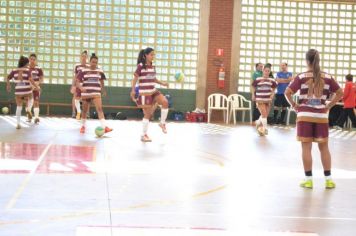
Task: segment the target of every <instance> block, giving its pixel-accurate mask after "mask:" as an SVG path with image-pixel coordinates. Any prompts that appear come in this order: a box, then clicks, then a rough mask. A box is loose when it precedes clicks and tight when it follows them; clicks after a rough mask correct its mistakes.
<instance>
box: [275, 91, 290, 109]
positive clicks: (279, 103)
mask: <svg viewBox="0 0 356 236" xmlns="http://www.w3.org/2000/svg"><path fill="white" fill-rule="evenodd" d="M274 106H275V107H290V104H289V102H288V101H287V99H286V97H285V96H284V94H276V99H275V100H274Z"/></svg>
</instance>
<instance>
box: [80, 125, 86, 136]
mask: <svg viewBox="0 0 356 236" xmlns="http://www.w3.org/2000/svg"><path fill="white" fill-rule="evenodd" d="M80 133H81V134H84V133H85V126H82V127H81V128H80Z"/></svg>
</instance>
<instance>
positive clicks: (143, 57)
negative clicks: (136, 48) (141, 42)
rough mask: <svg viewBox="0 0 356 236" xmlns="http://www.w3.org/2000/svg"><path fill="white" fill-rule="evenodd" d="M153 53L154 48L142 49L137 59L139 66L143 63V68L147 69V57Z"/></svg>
mask: <svg viewBox="0 0 356 236" xmlns="http://www.w3.org/2000/svg"><path fill="white" fill-rule="evenodd" d="M152 51H154V49H153V48H146V49H142V50H141V51H140V53H139V54H138V57H137V65H138V64H140V63H142V65H143V68H146V55H148V54H150V53H151V52H152Z"/></svg>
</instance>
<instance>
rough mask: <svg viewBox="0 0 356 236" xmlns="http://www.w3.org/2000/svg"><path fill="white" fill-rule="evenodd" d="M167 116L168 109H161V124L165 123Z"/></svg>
mask: <svg viewBox="0 0 356 236" xmlns="http://www.w3.org/2000/svg"><path fill="white" fill-rule="evenodd" d="M167 115H168V108H162V109H161V123H162V124H165V123H166V119H167Z"/></svg>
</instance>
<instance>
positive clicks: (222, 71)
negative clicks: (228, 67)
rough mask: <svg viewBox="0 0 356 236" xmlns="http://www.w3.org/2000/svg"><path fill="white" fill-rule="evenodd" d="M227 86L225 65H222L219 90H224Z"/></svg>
mask: <svg viewBox="0 0 356 236" xmlns="http://www.w3.org/2000/svg"><path fill="white" fill-rule="evenodd" d="M224 86H225V68H224V64H221V66H220V68H219V78H218V88H224Z"/></svg>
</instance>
